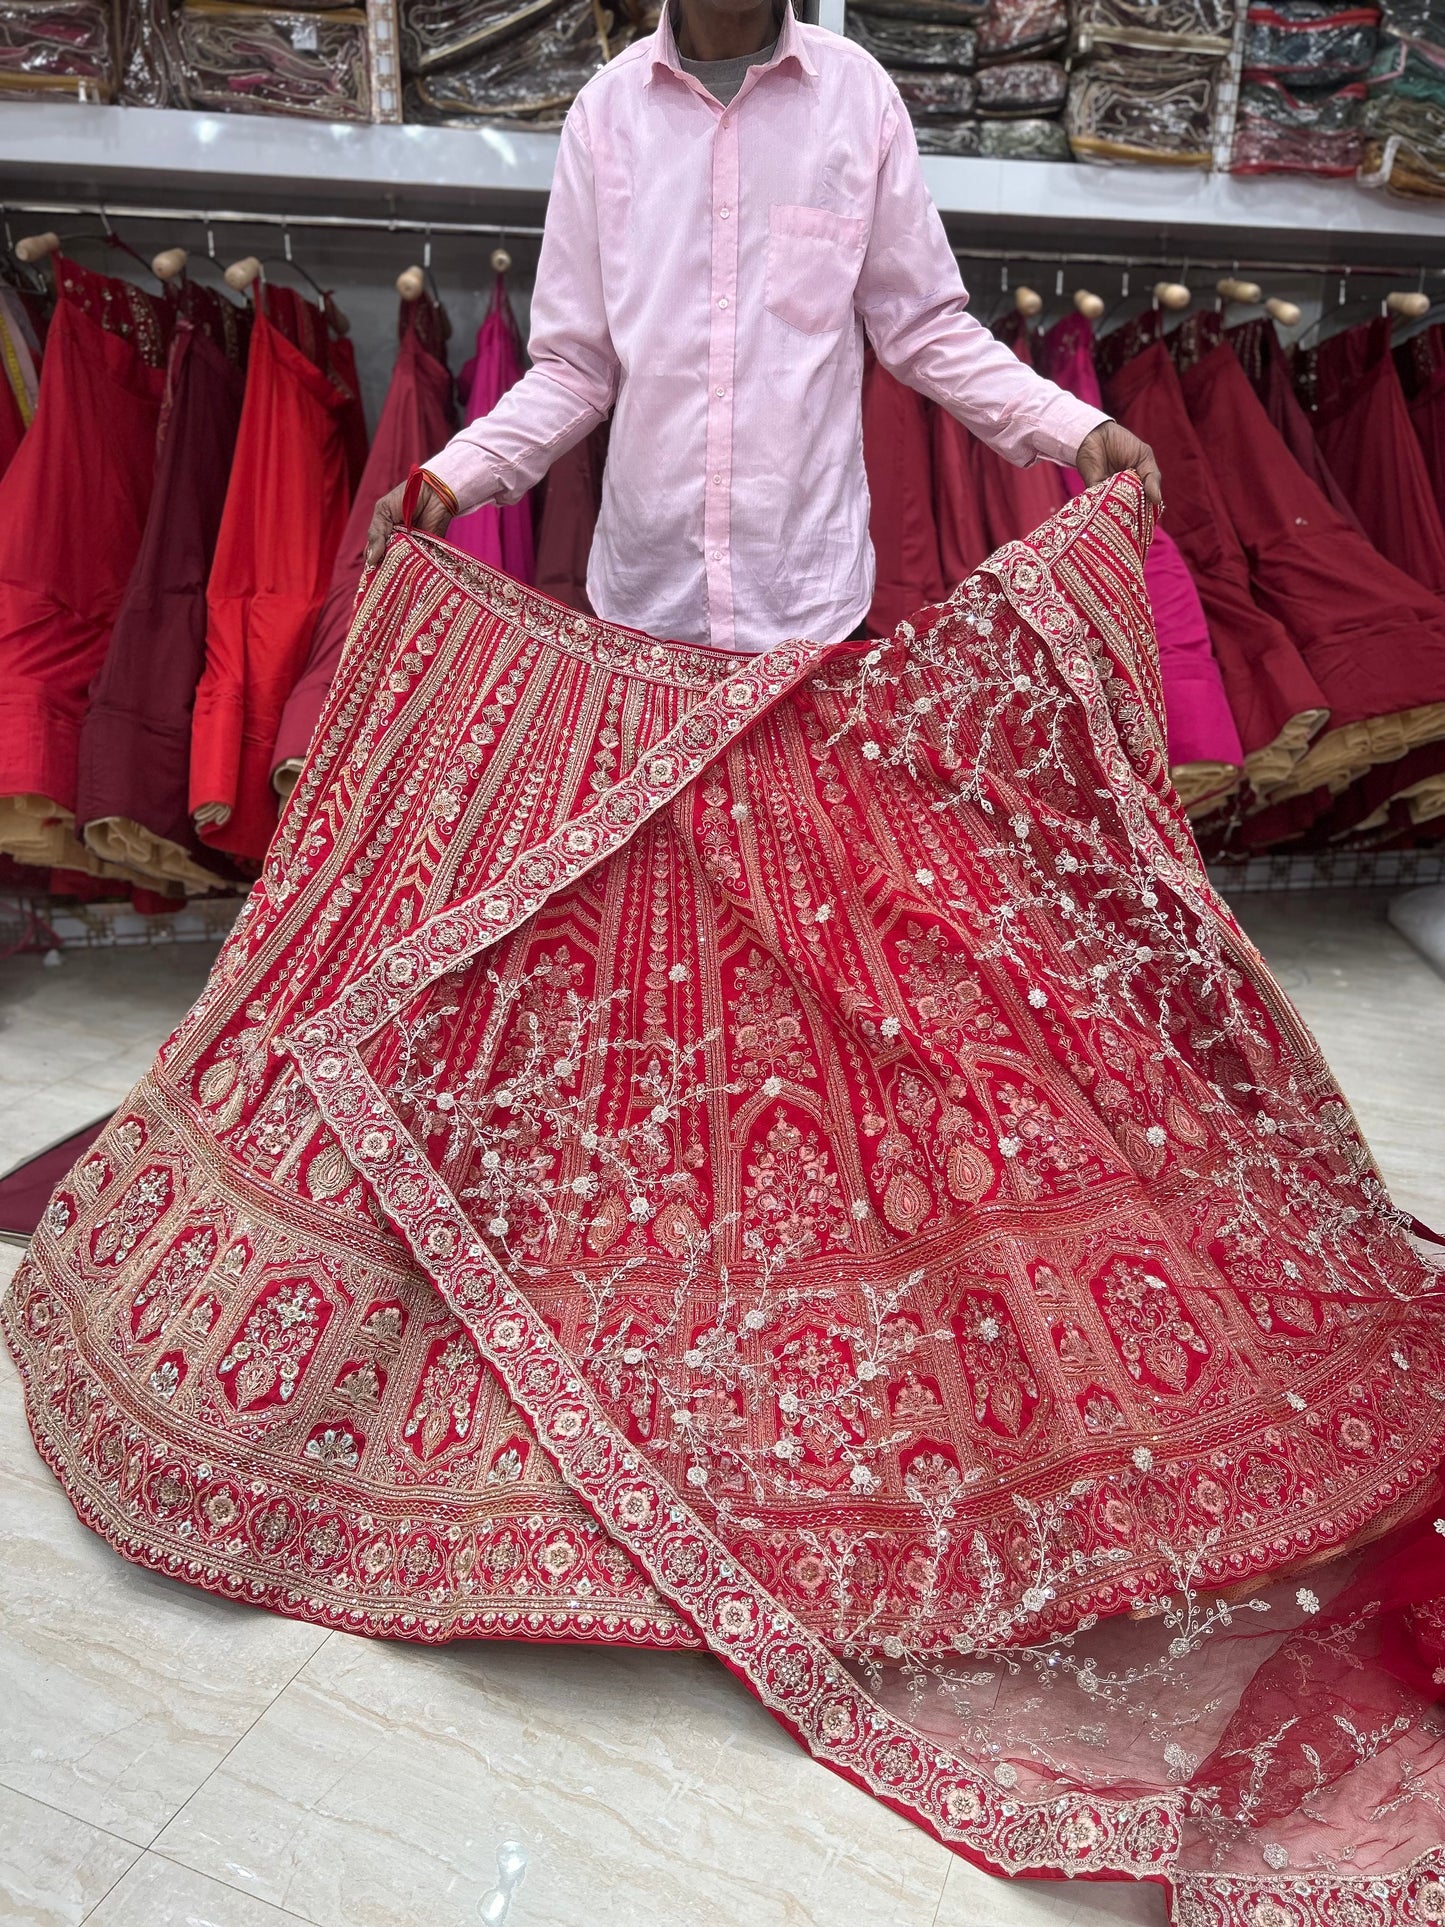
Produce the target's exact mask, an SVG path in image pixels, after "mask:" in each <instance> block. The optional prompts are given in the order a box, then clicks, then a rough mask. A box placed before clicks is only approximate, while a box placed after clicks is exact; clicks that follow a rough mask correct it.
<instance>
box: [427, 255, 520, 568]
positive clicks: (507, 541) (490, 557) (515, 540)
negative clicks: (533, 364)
mask: <svg viewBox="0 0 1445 1927" xmlns="http://www.w3.org/2000/svg"><path fill="white" fill-rule="evenodd" d="M521 379H522V337H521V334H520V332H519V331H518V328H517V317H516V316H515V315H514V314H513V313H512V304H511V302H510V301H509V300H508V299H507V277H506V276H505V275H504V274H499V275H498V276H497V278H496V281H495V283H494V284H493V287H492V305H491V307H490V308H488V310H487V317H486V320H485V321H483V323H482V325H481V327H480V328H478V330H477V352H476V354H475V355H474V356H473V357H472V359H471V360H470V361H469V362H468V363H467V365H466V367H465V368H464V369H463V370H462V392H463V393H464V394H465V395H466V398H467V403H466V418H467V420H468V422H474V421H477V420H479V419H480V418H481V417H482V416H484V415H490V414H491V412H492V410H493V409H494V408H495V407H496V405H497V403H498V402H499V401H500V400H501V399H502V397H503V395H505V394H506V392H507V390H508V389H509V388H512V387H515V385H516V384H517V383H518V382H519V381H520V380H521ZM447 540H448V541H449V542H450V543H451V544H452V546H453V548H457V549H462V550H464V551H465V552H466V554H468V555H474V556H475V557H476V558H477V560H478V561H479V562H489V563H490V564H491V565H492V567H493V568H494V569H505V570H506V572H507V574H508V575H510V576H514V577H515V578H516V579H517V581H518V582H533V581H535V580H536V567H537V560H536V548H535V543H534V540H533V534H532V496H531V491H530V490H529V491H528V492H527V494H525V495H524V496H523V497H522V498H521V500H520V501H517V502H507V503H504V504H498V503H496V502H488V503H486V504H485V505H484V506H483V507H481V508H479V509H473V510H472V511H471V513H470V514H469V515H459V516H458V517H457V518H456V520H455V521H454V522H453V523H452V525H451V527H450V528H449V529H448V530H447Z"/></svg>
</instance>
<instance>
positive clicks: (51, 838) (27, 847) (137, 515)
mask: <svg viewBox="0 0 1445 1927" xmlns="http://www.w3.org/2000/svg"><path fill="white" fill-rule="evenodd" d="M51 258H52V261H53V263H54V269H55V279H56V294H57V299H56V307H55V314H54V317H53V318H52V320H51V323H50V327H49V330H48V332H47V335H46V342H45V359H44V364H43V369H42V373H41V379H40V396H39V402H38V405H37V407H36V412H35V420H34V422H33V424H32V425H31V427H30V429H29V431H28V432H27V434H26V436H25V439H24V440H23V441H22V442H21V444H20V446H19V448H18V450H17V451H16V454H15V458H14V460H13V461H12V462H11V464H10V467H9V469H8V470H7V471H6V473H5V475H4V478H3V480H0V850H5V851H8V852H9V854H10V855H12V856H14V857H16V858H17V859H19V860H20V861H21V862H24V863H33V864H39V865H42V866H45V867H50V866H58V867H60V868H64V869H73V870H84V871H90V872H96V871H101V873H103V874H114V872H105V871H103V870H102V866H101V865H100V864H99V861H98V859H97V858H95V857H94V856H92V855H91V853H90V852H89V851H87V850H86V849H85V848H84V846H83V845H82V844H81V843H80V841H79V840H78V838H77V837H76V834H75V800H76V790H75V786H76V771H77V767H78V761H79V753H80V726H81V721H82V719H83V717H84V715H85V708H86V698H87V692H88V691H89V689H90V685H91V681H92V679H93V677H94V676H95V673H96V671H97V670H98V669H99V667H100V665H101V663H102V662H103V661H104V660H105V652H106V648H107V646H108V645H109V642H110V635H111V629H112V626H113V624H114V622H115V617H116V612H117V610H118V609H119V607H120V601H121V597H122V595H123V594H124V593H125V586H126V583H127V581H128V580H129V577H130V572H131V569H132V567H133V565H134V562H135V557H136V551H137V549H138V548H139V546H140V542H141V536H142V534H143V532H144V529H145V520H146V511H147V509H148V507H149V505H150V496H151V486H152V483H153V480H154V477H155V465H156V426H157V423H158V421H159V419H160V408H161V394H162V390H163V388H164V383H165V376H164V372H163V369H164V363H165V358H166V349H167V345H168V341H169V334H170V328H171V322H172V318H173V312H172V306H173V304H172V303H171V302H169V301H166V300H153V299H152V298H151V297H150V296H149V295H147V294H145V293H144V292H143V291H142V290H141V289H140V288H137V287H135V286H134V285H132V284H131V283H130V282H128V281H119V280H115V279H113V278H112V277H111V276H109V275H103V274H95V273H93V272H92V271H91V270H90V269H88V268H82V267H79V266H77V264H76V263H75V262H73V261H71V260H69V259H67V258H66V257H65V256H64V255H60V254H56V255H54V256H52V257H51Z"/></svg>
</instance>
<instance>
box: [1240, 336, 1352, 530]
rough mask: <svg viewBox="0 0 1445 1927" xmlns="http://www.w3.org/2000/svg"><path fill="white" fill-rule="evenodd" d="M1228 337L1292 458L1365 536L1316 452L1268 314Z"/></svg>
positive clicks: (1328, 500)
mask: <svg viewBox="0 0 1445 1927" xmlns="http://www.w3.org/2000/svg"><path fill="white" fill-rule="evenodd" d="M1227 339H1228V341H1229V345H1230V346H1231V347H1232V348H1233V350H1234V352H1235V354H1236V355H1237V356H1238V357H1239V362H1240V365H1241V367H1242V368H1243V369H1244V372H1245V374H1246V375H1248V377H1249V379H1250V382H1251V384H1252V386H1253V388H1254V392H1255V394H1256V395H1258V396H1259V399H1260V401H1261V402H1262V403H1263V405H1264V412H1265V414H1266V415H1268V416H1269V419H1270V422H1271V423H1272V425H1273V427H1274V429H1275V432H1276V433H1277V434H1278V435H1279V437H1280V439H1281V440H1282V441H1283V442H1284V445H1285V447H1286V448H1287V449H1288V450H1289V452H1290V454H1291V455H1292V456H1293V458H1294V460H1295V461H1296V462H1297V463H1298V464H1299V466H1300V467H1301V468H1302V469H1303V470H1304V472H1305V474H1306V475H1308V476H1309V478H1310V480H1311V481H1312V482H1313V483H1314V485H1315V487H1316V488H1317V489H1318V490H1319V491H1320V493H1321V495H1323V496H1324V498H1325V500H1326V501H1327V502H1328V503H1329V505H1330V507H1331V508H1332V509H1333V510H1334V511H1335V513H1336V515H1341V516H1343V517H1344V519H1345V521H1347V522H1348V523H1349V524H1350V526H1351V527H1352V528H1356V529H1359V530H1360V534H1361V535H1363V534H1364V530H1363V529H1362V528H1360V521H1359V517H1358V516H1357V515H1356V514H1355V511H1354V509H1353V508H1352V507H1351V506H1350V498H1349V496H1348V495H1346V494H1345V491H1344V490H1343V489H1342V488H1341V487H1340V485H1339V483H1338V482H1337V481H1336V480H1335V478H1334V476H1333V475H1332V474H1331V473H1330V465H1329V463H1328V462H1327V461H1326V460H1325V458H1324V456H1323V455H1322V454H1321V453H1320V445H1319V443H1318V442H1317V441H1316V440H1315V431H1314V429H1313V428H1312V427H1311V426H1310V418H1309V416H1308V415H1307V414H1306V413H1305V411H1304V407H1303V405H1302V403H1301V401H1300V398H1299V396H1298V395H1297V394H1296V392H1295V385H1294V372H1293V370H1292V368H1291V366H1290V360H1289V356H1288V355H1287V354H1286V353H1285V350H1284V348H1283V346H1282V345H1281V343H1280V338H1279V332H1278V330H1277V329H1276V327H1275V325H1274V322H1273V321H1271V320H1270V318H1269V316H1268V315H1257V316H1256V317H1255V319H1254V320H1253V321H1242V322H1240V323H1239V324H1238V326H1236V327H1233V328H1231V329H1229V331H1228V334H1227Z"/></svg>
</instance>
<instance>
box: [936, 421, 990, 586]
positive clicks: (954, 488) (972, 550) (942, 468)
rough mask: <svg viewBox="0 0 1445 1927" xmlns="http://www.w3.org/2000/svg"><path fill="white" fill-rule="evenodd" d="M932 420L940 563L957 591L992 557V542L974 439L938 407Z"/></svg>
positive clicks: (947, 580) (947, 582)
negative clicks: (980, 493)
mask: <svg viewBox="0 0 1445 1927" xmlns="http://www.w3.org/2000/svg"><path fill="white" fill-rule="evenodd" d="M927 415H928V437H929V455H930V457H931V460H932V464H933V520H934V526H935V527H936V529H937V531H938V559H939V561H940V563H941V564H942V566H943V580H944V582H945V584H946V585H947V586H948V588H950V589H951V588H953V587H955V586H956V585H957V584H958V583H960V582H962V581H963V579H964V577H965V576H969V575H972V573H973V571H974V570H975V569H976V568H977V567H978V565H979V563H980V562H982V561H983V559H984V557H985V556H986V555H987V554H988V550H989V541H988V534H987V531H986V530H985V528H984V521H983V509H982V507H981V506H980V503H979V496H978V479H977V476H976V474H975V471H974V463H973V456H972V452H971V449H970V446H969V445H970V443H971V442H972V441H973V437H972V435H970V434H969V432H968V430H967V429H966V428H965V427H964V425H963V423H962V422H961V421H957V420H956V419H955V418H954V417H953V416H952V415H950V414H949V412H948V410H947V409H946V408H940V407H939V406H938V405H937V403H936V402H930V403H929V404H928V407H927Z"/></svg>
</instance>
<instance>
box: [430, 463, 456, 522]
mask: <svg viewBox="0 0 1445 1927" xmlns="http://www.w3.org/2000/svg"><path fill="white" fill-rule="evenodd" d="M420 473H421V479H422V480H423V481H424V482H425V483H426V485H427V487H428V488H429V489H430V490H431V492H432V494H433V495H435V496H436V498H437V500H438V501H439V502H440V503H441V505H442V507H443V508H444V509H445V510H446V512H447V514H448V515H460V514H461V505H460V503H459V502H458V501H457V498H456V496H455V495H454V494H453V493H452V491H451V489H450V488H448V486H447V484H446V483H445V482H444V481H443V480H442V478H441V477H440V475H434V474H433V473H432V471H431V470H430V469H429V468H424V469H422V470H421V471H420Z"/></svg>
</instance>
